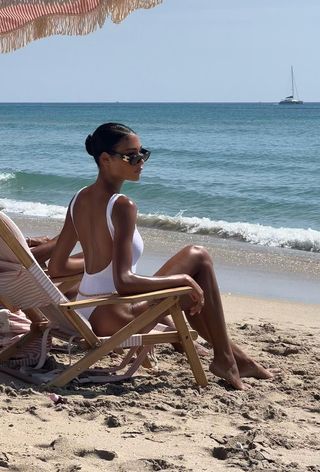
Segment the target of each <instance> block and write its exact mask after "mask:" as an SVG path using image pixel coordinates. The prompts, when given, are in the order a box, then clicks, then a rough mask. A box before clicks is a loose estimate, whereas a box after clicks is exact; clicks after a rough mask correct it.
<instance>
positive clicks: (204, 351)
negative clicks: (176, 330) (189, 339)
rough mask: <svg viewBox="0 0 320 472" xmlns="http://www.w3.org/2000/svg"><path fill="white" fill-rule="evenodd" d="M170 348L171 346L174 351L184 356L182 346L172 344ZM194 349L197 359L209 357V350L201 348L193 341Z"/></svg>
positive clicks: (200, 345)
mask: <svg viewBox="0 0 320 472" xmlns="http://www.w3.org/2000/svg"><path fill="white" fill-rule="evenodd" d="M172 346H173V348H174V350H175V351H177V352H180V353H181V354H184V349H183V346H182V344H180V343H174V344H172ZM194 347H195V349H196V351H197V353H198V355H199V357H208V356H210V355H211V353H210V351H209V349H207V348H206V347H204V346H202V344H200V343H198V342H197V341H194Z"/></svg>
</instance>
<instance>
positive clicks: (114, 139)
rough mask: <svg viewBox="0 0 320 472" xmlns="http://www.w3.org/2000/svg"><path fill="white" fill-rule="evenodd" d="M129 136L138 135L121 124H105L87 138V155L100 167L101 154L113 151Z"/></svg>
mask: <svg viewBox="0 0 320 472" xmlns="http://www.w3.org/2000/svg"><path fill="white" fill-rule="evenodd" d="M129 134H136V133H135V132H134V131H133V130H132V129H131V128H128V126H125V125H122V124H121V123H104V124H102V125H100V126H98V128H97V129H96V130H95V131H94V132H93V133H92V134H89V136H88V137H87V139H86V141H85V146H86V150H87V153H88V154H90V156H93V157H94V160H95V161H96V163H97V165H98V167H99V165H100V164H99V159H100V156H101V154H102V153H103V152H110V151H113V150H114V146H116V145H117V144H118V142H119V141H121V139H122V138H124V137H125V136H128V135H129Z"/></svg>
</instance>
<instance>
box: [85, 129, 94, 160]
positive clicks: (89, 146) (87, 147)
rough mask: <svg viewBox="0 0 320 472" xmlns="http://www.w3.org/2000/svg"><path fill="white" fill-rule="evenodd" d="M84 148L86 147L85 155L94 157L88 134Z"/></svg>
mask: <svg viewBox="0 0 320 472" xmlns="http://www.w3.org/2000/svg"><path fill="white" fill-rule="evenodd" d="M85 146H86V150H87V153H88V154H90V156H93V155H94V152H93V139H92V135H91V134H89V135H88V136H87V139H86V141H85Z"/></svg>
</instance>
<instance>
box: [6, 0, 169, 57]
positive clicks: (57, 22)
mask: <svg viewBox="0 0 320 472" xmlns="http://www.w3.org/2000/svg"><path fill="white" fill-rule="evenodd" d="M75 1H76V0H64V3H65V4H66V3H68V2H70V4H72V3H74V2H75ZM162 1H163V0H102V1H101V4H100V5H99V6H98V7H97V8H95V9H94V10H92V11H90V12H85V13H83V14H77V15H51V16H43V17H39V18H36V19H34V20H32V21H31V22H30V23H27V24H25V25H24V26H22V27H21V28H19V29H17V30H13V31H9V32H8V33H5V34H2V35H1V36H0V52H1V53H8V52H12V51H15V50H16V49H19V48H22V47H24V46H26V45H27V44H28V43H30V42H31V41H35V40H37V39H41V38H45V37H48V36H52V35H69V36H73V35H87V34H89V33H92V32H93V31H95V30H96V29H97V27H98V26H99V27H100V28H101V27H102V26H103V25H104V23H105V20H106V18H107V17H110V18H111V21H112V22H113V23H120V22H121V21H123V20H124V19H125V18H126V17H127V16H128V15H129V14H130V13H132V12H133V11H134V10H137V9H139V8H153V7H155V6H157V5H159V4H160V3H162ZM58 2H59V0H58ZM62 2H63V0H61V3H62ZM6 3H7V4H9V3H10V4H11V6H12V4H13V3H14V0H13V1H12V0H11V2H10V1H9V0H2V1H1V0H0V17H1V8H4V7H5V6H6V5H3V4H6ZM16 3H17V4H18V3H19V4H21V3H26V4H27V3H29V4H31V3H40V0H20V1H19V0H16ZM48 3H50V1H49V2H48ZM51 3H54V0H53V1H51Z"/></svg>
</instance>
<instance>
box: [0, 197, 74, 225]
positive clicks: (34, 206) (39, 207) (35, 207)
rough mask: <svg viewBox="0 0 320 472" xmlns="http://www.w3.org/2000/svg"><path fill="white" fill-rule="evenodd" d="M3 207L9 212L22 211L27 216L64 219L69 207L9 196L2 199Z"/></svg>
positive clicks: (0, 207)
mask: <svg viewBox="0 0 320 472" xmlns="http://www.w3.org/2000/svg"><path fill="white" fill-rule="evenodd" d="M1 209H3V210H5V211H7V212H9V213H20V214H22V215H25V216H40V217H46V218H55V219H59V220H61V219H64V218H65V216H66V212H67V208H65V207H63V206H59V205H46V204H45V203H39V202H23V201H16V200H10V199H8V198H1V199H0V210H1Z"/></svg>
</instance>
